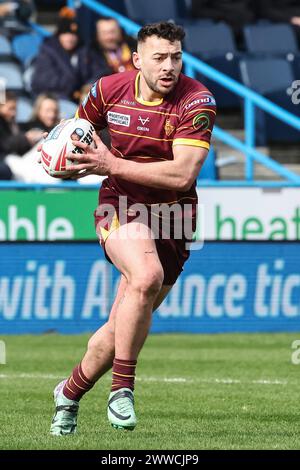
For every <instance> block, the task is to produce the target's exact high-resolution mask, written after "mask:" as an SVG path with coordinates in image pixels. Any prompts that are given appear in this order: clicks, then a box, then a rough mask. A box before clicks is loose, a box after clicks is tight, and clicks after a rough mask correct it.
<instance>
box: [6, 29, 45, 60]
mask: <svg viewBox="0 0 300 470" xmlns="http://www.w3.org/2000/svg"><path fill="white" fill-rule="evenodd" d="M42 42H43V38H42V37H41V36H40V35H39V34H37V33H28V34H19V35H18V36H15V37H14V38H13V40H12V49H13V53H14V55H15V56H16V57H17V58H18V59H19V61H20V62H21V63H22V64H23V66H24V67H26V66H28V65H29V64H30V63H31V62H32V60H33V59H34V58H35V57H37V55H38V53H39V50H40V46H41V44H42Z"/></svg>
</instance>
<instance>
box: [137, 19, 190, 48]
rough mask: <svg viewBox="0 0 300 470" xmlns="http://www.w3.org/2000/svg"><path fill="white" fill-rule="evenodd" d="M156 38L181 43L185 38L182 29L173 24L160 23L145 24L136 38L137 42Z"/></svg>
mask: <svg viewBox="0 0 300 470" xmlns="http://www.w3.org/2000/svg"><path fill="white" fill-rule="evenodd" d="M151 36H157V37H158V38H162V39H167V40H168V41H170V42H175V41H180V42H182V41H183V39H184V36H185V32H184V29H183V28H182V27H181V26H178V25H177V24H174V23H169V22H167V21H162V22H160V23H152V24H146V25H145V26H143V27H142V28H141V29H140V30H139V32H138V36H137V41H138V43H139V42H145V41H146V39H147V38H149V37H151Z"/></svg>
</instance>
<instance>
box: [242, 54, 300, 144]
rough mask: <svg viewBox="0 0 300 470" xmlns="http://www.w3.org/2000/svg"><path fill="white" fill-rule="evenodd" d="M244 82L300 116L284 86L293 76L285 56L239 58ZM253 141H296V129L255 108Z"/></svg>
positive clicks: (288, 84) (286, 86) (290, 82)
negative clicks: (255, 139) (255, 137)
mask: <svg viewBox="0 0 300 470" xmlns="http://www.w3.org/2000/svg"><path fill="white" fill-rule="evenodd" d="M240 68H241V76H242V80H243V82H244V84H245V85H246V86H248V87H250V88H252V89H253V90H255V91H257V92H258V93H260V94H262V95H264V96H265V97H266V98H268V99H270V100H271V101H273V102H274V103H276V104H278V105H279V106H281V107H283V108H285V109H286V110H287V111H290V112H291V113H293V114H297V115H298V116H300V110H299V109H298V107H297V106H295V105H294V104H293V103H292V100H291V96H290V95H289V94H288V92H287V90H288V89H289V88H290V87H291V84H292V83H293V81H294V80H295V76H294V72H293V68H292V66H291V64H290V63H289V62H288V61H287V60H285V59H276V58H275V59H270V58H258V59H243V60H241V62H240ZM256 136H257V142H256V143H257V145H265V144H266V143H272V142H274V143H275V142H290V143H297V142H300V134H299V131H296V130H295V129H293V128H292V127H291V126H288V125H286V124H284V123H283V122H282V121H280V120H278V119H276V118H275V117H273V116H271V115H270V114H268V113H265V112H264V111H262V110H260V109H256Z"/></svg>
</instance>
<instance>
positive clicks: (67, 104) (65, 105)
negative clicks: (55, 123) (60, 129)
mask: <svg viewBox="0 0 300 470" xmlns="http://www.w3.org/2000/svg"><path fill="white" fill-rule="evenodd" d="M77 108H78V105H77V104H75V103H73V101H69V100H64V99H59V110H60V118H61V119H70V118H72V117H74V116H75V113H76V111H77Z"/></svg>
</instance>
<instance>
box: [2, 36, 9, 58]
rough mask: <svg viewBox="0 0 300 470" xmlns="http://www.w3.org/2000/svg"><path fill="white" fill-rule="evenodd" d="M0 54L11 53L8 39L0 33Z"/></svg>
mask: <svg viewBox="0 0 300 470" xmlns="http://www.w3.org/2000/svg"><path fill="white" fill-rule="evenodd" d="M0 54H1V55H8V56H10V55H12V47H11V44H10V42H9V40H8V39H7V38H6V37H5V36H2V35H0Z"/></svg>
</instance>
